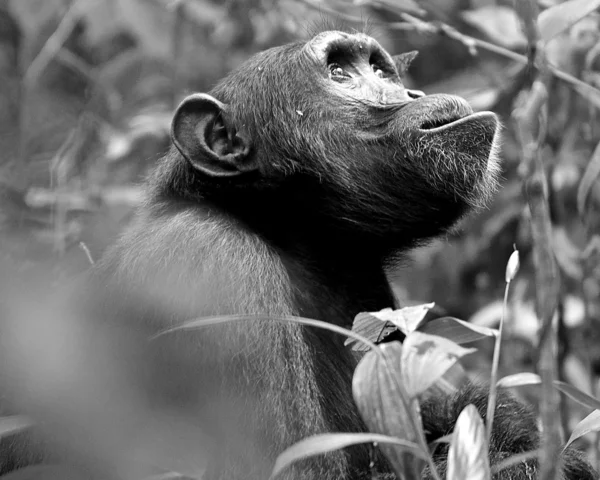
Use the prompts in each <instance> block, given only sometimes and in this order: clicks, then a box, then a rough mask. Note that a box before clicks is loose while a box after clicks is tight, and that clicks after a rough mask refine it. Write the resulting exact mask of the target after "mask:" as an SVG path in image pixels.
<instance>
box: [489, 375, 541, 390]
mask: <svg viewBox="0 0 600 480" xmlns="http://www.w3.org/2000/svg"><path fill="white" fill-rule="evenodd" d="M540 383H542V379H541V378H540V376H539V375H538V374H537V373H529V372H524V373H515V374H514V375H507V376H506V377H504V378H501V379H500V380H498V382H497V383H496V385H497V386H498V388H512V387H524V386H526V385H539V384H540Z"/></svg>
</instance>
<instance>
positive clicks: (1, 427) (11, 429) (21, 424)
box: [0, 415, 33, 438]
mask: <svg viewBox="0 0 600 480" xmlns="http://www.w3.org/2000/svg"><path fill="white" fill-rule="evenodd" d="M32 425H33V422H32V421H31V420H30V419H29V418H27V417H25V416H23V415H13V416H10V417H2V418H0V438H2V437H6V436H8V435H14V434H15V433H19V432H22V431H24V430H27V429H28V428H30V427H31V426H32Z"/></svg>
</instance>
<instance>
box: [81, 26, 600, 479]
mask: <svg viewBox="0 0 600 480" xmlns="http://www.w3.org/2000/svg"><path fill="white" fill-rule="evenodd" d="M404 63H405V62H404V61H403V58H402V57H399V58H392V57H391V56H390V55H389V54H388V53H387V52H385V51H384V50H383V49H382V48H381V46H380V45H379V44H378V43H377V42H376V41H375V40H374V39H372V38H370V37H368V36H366V35H362V34H348V33H344V32H326V33H323V34H320V35H318V36H316V37H315V38H313V39H311V40H309V41H308V42H298V43H293V44H290V45H285V46H282V47H278V48H274V49H271V50H267V51H265V52H262V53H260V54H258V55H256V56H255V57H253V58H252V59H250V60H249V61H248V62H247V63H246V64H244V65H243V66H242V67H241V68H239V69H238V70H237V71H235V72H233V73H231V74H230V75H229V76H228V77H227V78H225V79H224V80H223V81H222V82H221V83H219V84H218V85H217V86H216V87H215V88H214V90H213V91H212V92H210V94H195V95H192V96H190V97H188V98H187V99H186V100H184V101H183V103H182V104H181V105H180V106H179V108H178V109H177V111H176V112H175V115H174V119H173V128H172V138H173V143H174V148H172V150H171V152H170V153H169V154H168V155H167V157H166V158H165V159H164V160H163V161H162V163H161V164H160V165H159V166H158V168H157V169H156V172H155V173H154V175H153V176H152V178H151V179H150V180H149V184H148V190H147V191H148V194H147V200H146V202H145V204H144V206H143V207H142V208H141V209H140V211H139V212H138V215H137V217H136V220H135V221H134V222H133V224H132V225H131V227H130V228H129V229H128V230H127V232H126V233H125V234H124V235H123V237H122V238H121V239H120V241H119V242H118V243H117V244H116V245H115V246H114V247H113V248H112V249H111V250H110V251H109V252H107V254H106V255H105V256H104V258H103V259H102V260H101V261H99V262H98V263H97V264H96V266H95V267H94V269H93V272H92V275H91V279H90V282H89V283H88V285H89V288H88V291H90V292H93V295H90V296H91V297H92V302H91V303H92V304H93V305H92V307H91V311H92V312H93V315H92V317H93V318H94V319H95V321H96V323H95V325H113V326H114V325H117V326H119V327H120V328H122V329H124V330H125V332H126V334H123V335H120V336H119V345H121V344H123V345H125V346H122V347H121V348H122V349H123V350H127V345H128V343H127V339H128V338H129V339H131V343H132V344H136V339H137V340H138V344H141V345H144V347H143V349H142V351H141V352H140V354H139V355H137V356H131V358H129V357H127V358H128V361H127V362H125V363H124V365H123V372H122V375H123V376H125V377H126V378H131V379H132V380H133V381H132V382H129V383H130V384H131V385H134V386H135V388H137V389H139V391H140V392H143V393H145V394H146V395H147V396H148V397H149V398H150V399H152V402H153V404H155V405H158V406H160V407H161V408H162V409H168V410H171V411H174V412H178V414H181V412H185V413H186V414H189V413H190V412H192V413H193V416H194V418H196V419H197V421H198V423H199V424H200V425H202V427H203V429H204V430H205V431H206V432H207V433H210V434H211V435H212V437H213V438H214V442H215V448H214V450H213V451H212V454H211V455H210V456H209V458H210V459H211V463H210V465H209V469H208V471H207V473H206V475H205V478H208V479H223V480H225V479H227V480H236V479H240V480H241V479H256V480H259V479H261V480H262V479H265V478H268V476H269V473H270V471H271V468H272V466H273V462H274V460H275V458H276V456H277V455H278V454H279V453H281V452H282V451H283V450H284V449H285V448H286V447H288V446H290V445H291V444H293V443H295V442H297V441H298V440H301V439H302V438H305V437H307V436H309V435H313V434H317V433H322V432H336V431H337V432H355V431H364V430H365V426H364V423H363V421H362V419H361V418H360V415H359V414H358V412H357V409H356V406H355V404H354V402H353V400H352V391H351V383H352V374H353V371H354V367H355V365H356V359H355V358H354V356H353V355H352V354H351V353H350V352H348V351H347V350H346V349H345V348H344V346H343V340H344V339H343V338H342V337H340V336H335V335H333V334H331V333H330V332H327V331H323V330H319V329H313V328H306V327H303V326H300V325H298V324H294V323H289V322H283V323H277V322H268V321H254V320H244V321H243V322H241V323H240V322H238V323H228V324H223V325H220V326H218V327H217V326H215V327H210V328H204V329H201V330H199V331H183V332H179V333H171V334H169V335H163V336H161V337H159V338H156V337H155V335H156V334H157V333H159V332H161V331H164V330H165V329H168V328H171V327H173V326H177V325H180V324H182V323H183V322H186V321H187V320H190V319H195V318H199V317H203V316H208V315H229V314H257V315H263V316H264V315H271V316H284V315H296V316H304V317H311V318H316V319H319V320H324V321H326V322H330V323H334V324H337V325H341V326H344V327H348V328H349V327H351V325H352V320H353V318H354V316H355V315H356V314H358V313H359V312H363V311H375V310H379V309H382V308H385V307H393V306H397V302H396V299H395V298H394V296H393V294H392V291H391V289H390V286H389V283H388V280H387V277H386V268H387V267H388V266H389V265H392V264H394V262H395V261H396V260H397V259H398V258H399V257H401V256H402V254H403V253H404V252H406V251H407V249H409V248H411V247H413V246H415V245H418V244H420V243H422V242H424V241H426V240H427V239H430V238H433V237H435V236H437V235H441V234H443V233H444V232H446V231H448V229H450V228H452V227H453V226H454V225H455V224H456V222H457V221H458V220H459V219H460V218H461V217H462V216H463V215H465V214H466V213H467V212H469V211H470V210H471V209H473V208H474V207H476V206H479V205H482V204H484V203H485V201H486V200H487V198H488V197H489V196H490V195H491V194H492V193H493V191H494V189H495V187H496V173H497V171H498V160H497V158H496V156H495V154H494V152H495V145H496V137H497V132H498V120H497V118H496V116H495V115H494V114H492V113H489V112H484V113H477V114H474V113H473V112H472V110H471V108H470V107H469V106H468V104H467V103H466V102H465V101H464V100H462V99H460V98H458V97H453V96H447V95H435V96H429V97H428V96H423V94H422V93H421V92H416V91H409V90H407V89H405V88H404V86H403V84H402V80H401V75H400V74H401V73H402V72H401V71H399V70H398V66H400V67H401V68H402V66H403V64H404ZM83 297H85V295H83ZM147 337H152V338H153V341H152V342H150V343H148V342H146V343H144V341H145V339H146V338H147ZM140 339H141V340H140ZM115 348H117V347H115ZM476 392H477V393H476V394H473V395H471V396H469V397H462V398H463V400H464V399H465V398H467V399H468V400H469V401H475V400H477V401H479V402H480V403H481V402H485V396H486V393H485V391H483V390H478V389H476ZM448 401H449V399H439V402H440V405H442V404H443V405H446V403H447V402H448ZM460 401H461V400H452V401H451V404H452V406H453V407H456V409H457V410H456V411H457V412H460V410H461V409H462V407H460V405H459V404H460ZM517 405H518V404H517ZM463 406H464V405H463ZM459 407H460V408H459ZM428 411H430V412H431V413H430V414H428V416H427V418H426V419H425V421H426V422H427V425H428V426H432V425H433V426H435V425H439V428H440V429H442V430H444V431H445V426H446V425H452V424H453V422H454V420H455V419H448V416H449V415H451V414H452V413H448V412H449V410H448V409H447V408H446V409H444V410H440V412H439V416H440V418H437V417H436V415H437V413H436V409H435V408H434V409H431V410H428ZM504 413H505V414H504V415H503V413H502V412H498V413H497V414H496V418H507V416H508V417H510V416H511V414H510V413H507V412H504ZM513 420H514V422H518V421H519V419H518V417H515V418H514V419H513ZM497 424H498V425H500V428H505V427H506V426H507V425H508V426H511V424H510V422H502V421H500V420H497ZM530 426H531V425H530V424H529V423H527V428H529V427H530ZM431 429H432V430H434V429H433V427H431ZM445 433H448V432H445ZM436 434H437V431H436ZM530 435H531V438H533V439H536V438H537V432H536V431H535V430H534V429H533V428H532V431H531V432H530ZM501 436H502V438H504V437H505V436H506V435H505V433H504V432H502V433H501ZM491 448H492V452H494V451H496V450H497V449H496V450H494V449H495V448H496V446H495V445H494V444H492V446H491ZM502 448H504V445H502ZM493 455H494V453H492V456H493ZM370 462H371V452H370V447H369V446H367V445H362V446H357V447H353V448H351V449H346V450H344V451H336V452H331V453H329V454H327V455H322V456H318V457H314V458H312V459H309V460H306V461H303V462H299V463H297V464H295V465H294V466H293V467H292V468H290V469H289V470H287V471H286V472H285V473H283V474H282V477H283V478H287V479H300V478H301V479H306V480H313V479H314V480H317V479H319V480H323V479H325V480H327V479H330V480H334V479H335V480H338V479H341V478H347V479H359V478H365V479H366V478H371V476H372V471H371V468H370V467H369V464H370ZM442 462H443V461H442ZM376 464H377V465H376V468H377V469H378V470H379V471H380V473H381V474H382V475H387V474H388V473H389V469H388V467H387V465H386V462H385V460H384V459H383V458H382V457H380V456H379V457H378V458H376ZM578 465H579V464H578ZM580 465H583V467H582V468H583V469H584V470H585V469H587V468H589V467H587V465H586V464H585V463H581V464H580ZM586 471H588V470H586ZM590 475H591V474H590ZM515 478H517V477H515ZM519 478H520V477H519ZM570 478H573V479H574V478H586V477H575V476H573V477H570ZM589 478H593V477H591V476H589Z"/></svg>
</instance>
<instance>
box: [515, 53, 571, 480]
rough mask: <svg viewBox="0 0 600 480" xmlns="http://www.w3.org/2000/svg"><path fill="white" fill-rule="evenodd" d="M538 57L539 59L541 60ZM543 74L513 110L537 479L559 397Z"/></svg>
mask: <svg viewBox="0 0 600 480" xmlns="http://www.w3.org/2000/svg"><path fill="white" fill-rule="evenodd" d="M543 61H544V60H543V59H541V62H543ZM548 80H549V72H547V73H546V74H545V75H542V76H541V78H538V79H536V80H535V81H534V83H533V86H532V89H531V95H530V98H529V101H528V103H527V105H526V106H525V107H524V108H523V109H522V110H521V111H520V112H519V113H518V114H517V118H516V120H517V122H518V125H519V131H520V133H521V143H522V148H523V162H524V164H525V167H526V171H527V174H526V175H527V176H526V178H525V179H524V190H525V195H526V197H527V201H528V204H529V210H530V212H531V233H532V239H533V246H534V248H533V259H534V266H535V287H536V288H535V290H536V311H537V316H538V318H539V319H540V322H541V325H540V331H541V334H540V341H539V359H538V372H539V374H540V376H541V377H542V387H541V395H540V417H541V420H542V430H543V436H542V442H541V443H542V448H541V452H540V462H539V465H540V475H539V478H540V479H541V480H554V479H555V478H558V477H557V475H558V473H559V470H558V466H557V459H558V458H559V454H560V447H561V445H560V431H559V427H560V422H559V421H558V419H557V413H558V412H560V396H559V394H558V392H557V391H556V389H555V388H554V386H553V384H554V381H555V380H556V379H557V365H556V338H555V334H554V329H553V328H552V322H553V319H554V316H555V313H556V308H557V305H558V300H557V299H558V295H559V292H560V282H559V278H558V270H557V268H556V262H555V258H554V253H553V251H552V245H551V238H552V225H551V221H550V211H549V207H548V195H547V185H548V184H547V179H546V174H545V170H544V164H543V160H542V156H541V140H543V136H544V134H545V132H544V130H545V128H544V125H543V122H540V124H541V125H540V127H539V129H540V132H543V133H542V134H540V135H537V136H536V135H535V134H534V131H533V130H534V125H535V124H536V122H537V121H538V118H539V117H540V115H541V114H542V112H545V108H546V102H547V99H548V91H547V88H546V85H548V83H549V82H548Z"/></svg>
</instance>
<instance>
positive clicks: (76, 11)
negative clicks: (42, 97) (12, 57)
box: [23, 0, 84, 85]
mask: <svg viewBox="0 0 600 480" xmlns="http://www.w3.org/2000/svg"><path fill="white" fill-rule="evenodd" d="M83 2H84V0H75V1H74V2H73V3H72V4H71V6H70V7H69V9H68V10H67V12H66V13H65V15H64V17H63V19H62V20H61V21H60V23H59V24H58V27H56V30H55V31H54V32H53V33H52V35H50V38H48V40H47V41H46V43H45V44H44V46H43V47H42V49H41V50H40V52H39V53H38V54H37V56H36V57H35V58H34V59H33V61H32V62H31V64H30V65H29V67H28V68H27V70H26V72H25V75H24V76H23V81H24V82H25V84H26V85H32V84H34V83H35V82H36V81H37V79H38V78H39V77H40V75H41V74H42V73H43V71H44V70H45V69H46V67H47V66H48V65H49V64H50V62H51V61H52V60H53V59H54V58H56V56H57V54H58V52H60V50H61V48H62V47H63V45H64V44H65V42H66V41H67V39H68V38H69V35H71V33H72V32H73V30H74V28H75V27H76V26H77V22H78V21H79V19H80V6H81V5H82V4H83Z"/></svg>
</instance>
